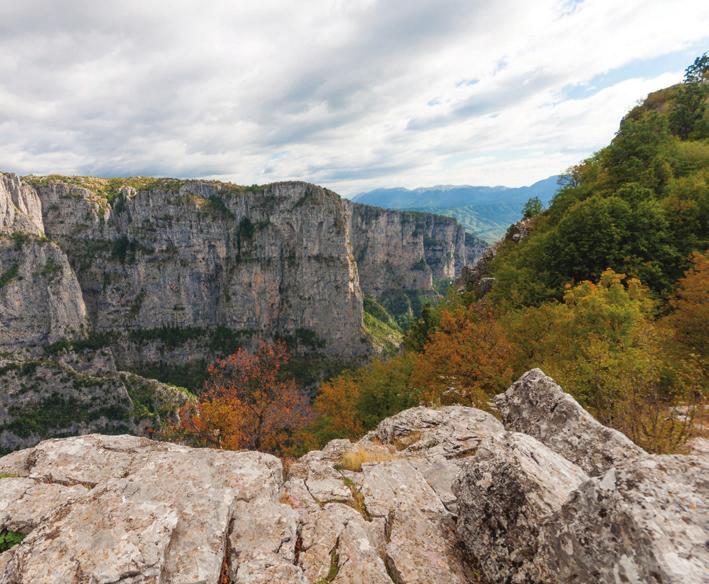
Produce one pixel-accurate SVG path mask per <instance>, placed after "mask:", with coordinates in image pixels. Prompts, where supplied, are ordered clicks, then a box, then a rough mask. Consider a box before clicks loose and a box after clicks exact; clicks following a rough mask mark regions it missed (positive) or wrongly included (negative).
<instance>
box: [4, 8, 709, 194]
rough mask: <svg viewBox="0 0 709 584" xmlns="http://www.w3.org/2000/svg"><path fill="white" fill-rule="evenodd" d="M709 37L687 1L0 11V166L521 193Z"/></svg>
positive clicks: (672, 77) (674, 75)
mask: <svg viewBox="0 0 709 584" xmlns="http://www.w3.org/2000/svg"><path fill="white" fill-rule="evenodd" d="M680 5H681V6H680ZM708 25H709V8H708V7H706V3H704V2H700V1H694V0H686V1H683V2H666V1H664V0H626V1H624V2H617V1H615V0H587V1H586V2H583V3H569V2H565V1H559V0H535V2H527V1H524V0H504V1H492V0H489V1H482V0H408V1H407V2H392V1H390V0H378V1H377V0H347V1H344V0H310V1H309V2H295V1H280V0H254V1H247V0H240V1H239V2H232V1H228V0H210V2H208V3H205V2H198V1H197V0H193V1H188V0H152V1H151V2H143V1H139V0H131V1H125V0H123V1H118V0H103V1H102V2H92V1H90V0H74V1H71V0H65V1H63V2H61V3H59V2H56V3H47V2H43V1H40V0H33V1H32V0H24V1H23V2H12V1H10V0H7V1H4V0H0V55H2V56H3V58H2V59H0V131H1V132H2V137H3V139H2V140H0V168H2V169H4V170H13V171H17V172H21V173H30V172H32V173H36V174H40V173H49V172H61V173H93V174H154V175H176V176H215V177H222V178H226V179H231V180H234V181H236V182H240V183H247V184H250V183H254V182H270V181H274V180H285V179H305V180H311V181H314V182H318V183H321V184H326V185H327V186H330V187H331V188H334V189H335V190H337V191H339V192H342V193H344V194H349V193H353V192H357V191H360V190H365V189H367V188H370V187H373V186H399V185H400V186H410V187H413V186H421V185H430V184H440V183H449V184H450V183H468V184H480V183H482V184H510V185H517V184H523V183H528V182H531V181H533V180H536V179H539V178H542V177H544V176H546V175H549V174H553V173H555V172H559V171H561V170H563V169H564V168H566V167H567V166H569V165H570V164H573V163H575V162H577V161H578V160H580V159H581V158H583V157H585V156H587V155H588V154H590V153H591V152H592V151H593V150H595V149H597V148H598V147H600V146H602V145H603V144H605V143H606V142H607V141H608V140H609V139H610V138H611V137H612V134H613V132H614V131H615V129H616V127H617V123H618V121H619V119H620V117H621V116H622V114H623V113H624V112H625V111H626V110H627V109H628V108H629V107H631V106H632V105H633V103H634V102H635V101H636V100H637V99H639V98H641V97H643V96H644V95H645V94H646V93H647V92H649V91H651V90H654V89H657V88H660V87H662V86H664V85H667V84H670V83H673V82H676V81H677V80H679V78H680V76H681V67H677V66H673V67H671V68H670V69H671V70H666V69H667V66H664V68H662V67H660V69H658V70H654V71H652V72H651V73H648V72H647V71H645V72H643V73H637V72H635V71H634V70H633V63H637V62H642V61H643V60H648V59H654V58H658V57H661V56H662V55H667V54H670V53H675V52H678V51H686V50H687V49H688V48H690V47H696V46H698V44H699V42H700V41H702V40H703V39H706V34H707V33H706V31H707V30H709V26H708ZM621 67H625V69H624V70H623V71H624V73H623V75H622V76H621V78H618V79H615V80H614V82H613V83H610V84H609V85H608V86H606V87H602V88H601V89H600V90H598V91H597V92H596V93H592V92H591V93H592V94H591V95H590V96H587V97H585V98H583V99H569V98H568V96H567V94H566V93H565V91H564V90H565V88H567V87H569V86H572V85H578V84H582V83H588V82H589V81H591V80H592V79H594V78H596V77H597V76H599V75H602V74H604V73H608V72H612V71H614V70H618V69H619V68H621ZM471 80H475V81H476V82H475V83H471V82H470V81H471Z"/></svg>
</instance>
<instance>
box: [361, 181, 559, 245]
mask: <svg viewBox="0 0 709 584" xmlns="http://www.w3.org/2000/svg"><path fill="white" fill-rule="evenodd" d="M558 181H559V177H558V176H556V175H555V176H550V177H548V178H545V179H543V180H540V181H537V182H535V183H534V184H531V185H528V186H524V187H505V186H492V187H490V186H471V185H438V186H433V187H420V188H416V189H405V188H381V189H374V190H372V191H367V192H364V193H360V194H358V195H356V196H355V197H353V199H352V200H353V201H355V202H357V203H364V204H367V205H375V206H377V207H386V208H389V209H407V210H412V211H426V212H429V213H436V214H440V215H447V216H448V217H454V218H455V219H457V220H458V222H459V223H461V224H462V225H463V227H464V228H465V231H466V232H467V233H472V234H474V235H477V236H478V237H479V238H481V239H482V240H484V241H486V242H487V243H494V242H495V241H497V240H498V239H500V238H501V237H502V236H503V235H504V234H505V231H506V230H507V227H509V226H510V225H511V224H512V223H514V222H515V221H517V220H519V219H520V217H521V215H522V207H523V206H524V204H525V203H526V202H527V200H529V199H530V198H531V197H539V199H541V201H542V203H544V205H545V206H546V205H548V204H549V202H550V201H551V199H552V198H553V197H554V195H555V194H556V192H557V191H558V190H559V184H558Z"/></svg>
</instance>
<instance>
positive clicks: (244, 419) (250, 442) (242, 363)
mask: <svg viewBox="0 0 709 584" xmlns="http://www.w3.org/2000/svg"><path fill="white" fill-rule="evenodd" d="M287 362H288V350H287V347H286V345H285V343H283V342H276V343H265V342H262V343H260V344H259V346H258V348H257V350H256V351H255V352H254V353H251V352H249V351H247V350H246V349H243V348H241V349H237V350H236V351H235V352H234V353H233V354H231V355H229V356H228V357H226V358H224V359H217V360H216V362H215V363H213V364H212V365H210V366H209V369H208V374H209V377H208V379H207V381H206V382H205V390H204V392H203V393H202V394H201V395H200V396H199V401H197V402H193V403H189V404H186V405H185V406H184V407H183V408H182V409H181V411H180V413H179V426H178V427H177V428H175V429H174V431H175V433H176V434H177V435H178V437H180V438H182V439H183V440H185V441H187V442H190V443H192V444H195V445H199V446H212V447H216V448H224V449H229V450H236V449H242V448H244V449H253V450H263V451H267V452H273V453H276V454H284V453H286V452H288V451H289V450H290V449H291V448H292V447H293V443H294V441H295V440H297V439H294V437H295V436H296V435H300V433H301V431H302V429H303V428H304V427H305V426H306V425H307V424H308V423H309V422H310V421H311V418H312V414H311V408H310V404H309V401H308V398H307V396H306V395H305V394H304V393H303V392H302V391H301V390H300V389H299V388H298V387H297V386H296V384H295V382H294V381H293V380H292V379H283V376H282V368H283V366H284V365H285V364H286V363H287Z"/></svg>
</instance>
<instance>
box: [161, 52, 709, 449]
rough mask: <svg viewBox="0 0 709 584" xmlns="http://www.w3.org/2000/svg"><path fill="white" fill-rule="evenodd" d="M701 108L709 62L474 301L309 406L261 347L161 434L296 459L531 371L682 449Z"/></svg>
mask: <svg viewBox="0 0 709 584" xmlns="http://www.w3.org/2000/svg"><path fill="white" fill-rule="evenodd" d="M708 96H709V57H707V55H706V54H705V55H703V56H702V57H699V58H697V59H696V61H695V62H694V63H693V64H692V65H691V66H689V67H688V68H687V70H686V74H685V78H684V81H683V83H681V84H679V85H676V86H673V87H669V88H666V89H663V90H661V91H658V92H656V93H653V94H650V95H649V96H648V97H647V99H646V100H645V101H644V102H643V103H642V104H640V105H638V106H637V107H635V108H634V109H632V110H631V111H630V112H629V113H628V114H627V115H626V116H625V117H624V118H623V120H622V122H621V124H620V128H619V130H618V132H617V133H616V136H615V137H614V139H613V140H612V142H611V143H610V144H609V145H608V146H607V147H606V148H604V149H602V150H600V151H599V152H597V153H596V154H594V155H593V156H591V157H590V158H589V159H587V160H585V161H583V162H582V163H580V164H579V165H577V166H575V167H573V168H571V169H569V170H568V171H567V172H566V173H565V174H564V175H563V176H562V177H561V179H560V180H561V185H562V188H561V189H560V191H559V192H558V194H557V195H556V196H555V198H554V199H553V200H552V202H551V204H550V205H549V207H548V208H547V209H543V207H542V205H541V204H540V202H539V201H535V200H531V201H530V202H529V203H528V205H527V206H526V207H525V218H524V220H523V222H522V225H523V231H524V236H523V237H519V236H515V237H512V236H508V237H506V238H505V239H504V240H503V241H502V242H500V243H499V244H497V246H496V247H495V248H494V254H490V257H489V258H488V260H489V261H488V265H487V267H486V268H485V270H486V271H485V274H484V275H485V276H486V279H487V282H488V283H490V282H491V287H489V286H486V287H485V293H483V291H482V290H481V287H480V286H478V285H476V283H474V282H473V283H471V284H470V285H468V286H458V287H452V288H451V289H450V290H449V291H448V294H447V296H446V298H445V300H443V301H442V302H440V303H437V304H431V305H429V306H426V307H425V308H424V310H423V313H422V314H421V316H420V317H419V318H417V319H416V320H415V321H414V322H412V323H411V325H410V327H409V329H408V332H407V333H406V336H405V338H404V342H403V348H402V350H401V351H400V352H398V353H397V354H395V355H393V356H390V357H388V358H377V359H374V360H373V361H372V362H370V363H368V364H366V365H364V366H362V367H360V368H358V369H354V370H350V371H346V372H344V373H342V374H340V375H339V376H337V377H335V378H334V379H331V380H330V381H329V382H327V383H325V384H323V385H322V387H321V388H320V390H319V392H318V394H317V396H316V397H315V399H314V405H313V406H312V408H311V407H310V406H309V404H308V399H307V396H306V395H305V394H304V393H303V392H300V390H299V389H298V388H297V387H295V386H294V384H293V383H292V382H290V381H288V380H284V379H282V378H279V376H278V375H277V373H278V370H279V367H280V366H281V364H282V363H284V362H285V361H286V360H287V355H286V354H285V351H284V349H283V347H280V346H278V345H277V344H276V345H263V346H262V347H261V349H259V351H257V352H256V353H255V354H250V353H247V352H246V351H245V350H240V351H237V353H235V354H234V355H233V356H232V357H231V358H230V359H227V360H224V361H220V362H218V363H217V364H215V365H214V366H212V368H211V369H210V381H208V384H207V388H206V391H205V392H204V393H203V394H201V396H200V398H199V400H198V401H196V402H193V403H190V404H188V405H187V406H185V408H183V411H182V412H181V421H180V423H179V424H176V425H175V426H173V427H171V428H170V429H169V430H168V432H167V435H168V436H169V437H171V438H177V439H180V440H184V441H187V442H190V443H195V444H201V445H212V446H220V447H229V448H243V447H261V448H264V447H267V448H268V449H269V450H271V451H273V452H276V453H279V454H286V455H292V454H298V453H300V452H303V451H307V450H308V449H310V448H312V447H314V446H317V445H318V444H323V443H325V442H326V441H327V440H330V439H332V438H337V437H347V438H355V437H358V436H360V435H361V434H362V433H364V432H366V431H368V430H370V429H372V428H373V427H374V426H375V425H376V424H377V423H378V422H379V421H380V420H381V419H383V418H385V417H387V416H390V415H392V414H394V413H396V412H398V411H400V410H402V409H405V408H408V407H411V406H415V405H419V404H427V405H434V406H435V405H441V404H453V403H455V404H464V405H473V406H475V407H478V408H482V409H488V410H489V409H491V407H490V405H489V402H490V399H491V397H492V396H494V395H495V394H497V393H499V392H501V391H504V390H505V389H506V388H507V387H508V385H509V384H510V383H511V382H512V381H513V380H514V379H515V378H516V377H517V376H519V375H520V374H521V373H523V372H524V371H526V370H528V369H530V368H533V367H540V368H542V369H543V370H544V371H545V372H546V373H547V374H549V375H551V376H552V377H554V378H555V379H556V381H557V382H558V383H560V384H561V385H562V386H563V387H564V388H565V390H566V391H569V392H570V393H571V394H572V395H574V397H575V398H576V399H577V400H578V401H579V402H580V403H581V404H582V405H583V406H584V407H586V408H587V409H588V410H589V411H590V412H591V413H593V414H594V415H595V416H596V417H597V418H598V419H599V420H600V421H601V422H603V423H604V424H607V425H610V426H613V427H616V428H618V429H620V430H621V431H623V432H624V433H626V434H627V435H628V436H629V437H630V438H631V439H633V440H634V441H635V442H636V443H638V444H640V445H641V446H643V447H645V448H647V449H648V450H650V451H653V452H672V451H676V450H680V449H681V448H682V445H683V444H684V442H686V440H687V439H688V438H689V437H691V436H692V435H693V434H694V433H696V432H697V431H698V429H699V428H700V427H701V426H702V424H701V422H702V417H703V405H704V401H705V397H706V394H705V392H706V387H707V366H708V365H709V362H708V360H707V351H706V346H707V330H706V323H707V322H708V321H709V305H708V304H707V297H706V296H707V289H708V288H709V259H708V257H707V252H706V248H707V233H708V229H707V222H708V218H709V115H708V112H707V101H708ZM519 231H520V229H519V226H517V227H516V233H519ZM488 288H490V289H489V290H488ZM705 423H706V421H705Z"/></svg>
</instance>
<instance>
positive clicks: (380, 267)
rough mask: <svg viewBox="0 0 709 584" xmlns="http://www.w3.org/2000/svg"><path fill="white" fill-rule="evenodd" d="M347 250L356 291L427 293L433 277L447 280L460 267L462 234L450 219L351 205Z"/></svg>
mask: <svg viewBox="0 0 709 584" xmlns="http://www.w3.org/2000/svg"><path fill="white" fill-rule="evenodd" d="M352 250H353V253H354V255H355V258H356V259H357V264H358V265H359V274H360V282H361V286H362V290H363V291H364V293H365V294H371V295H372V296H377V297H380V296H382V295H383V294H385V293H387V292H389V291H391V290H401V289H402V288H403V289H405V290H414V291H420V292H432V291H433V278H444V279H448V280H452V279H453V278H455V277H456V276H457V275H458V274H460V271H461V269H462V268H463V266H464V265H465V263H466V247H465V231H464V229H463V227H462V226H461V225H459V224H458V223H457V222H456V221H455V220H454V219H451V218H449V217H443V216H441V215H430V214H427V213H410V212H406V211H392V210H390V209H381V208H379V207H371V206H369V205H360V204H356V203H355V204H354V205H353V210H352Z"/></svg>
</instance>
